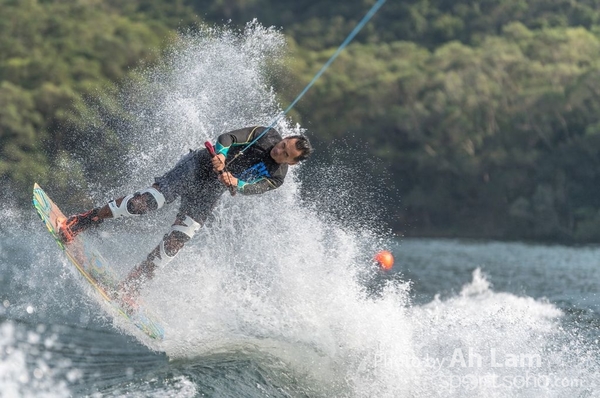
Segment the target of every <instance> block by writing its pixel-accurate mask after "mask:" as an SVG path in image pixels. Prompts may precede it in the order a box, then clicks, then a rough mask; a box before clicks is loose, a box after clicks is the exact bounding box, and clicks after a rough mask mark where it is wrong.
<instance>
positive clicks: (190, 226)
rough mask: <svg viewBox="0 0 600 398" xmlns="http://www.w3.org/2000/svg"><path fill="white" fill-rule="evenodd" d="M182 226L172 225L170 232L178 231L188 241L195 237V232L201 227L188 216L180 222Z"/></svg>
mask: <svg viewBox="0 0 600 398" xmlns="http://www.w3.org/2000/svg"><path fill="white" fill-rule="evenodd" d="M182 223H183V225H177V224H174V225H172V226H171V231H179V232H181V233H183V234H185V235H187V236H188V237H189V238H190V239H191V238H193V237H194V235H196V232H198V230H199V229H200V227H201V226H202V225H200V223H197V222H196V221H194V220H193V219H192V217H190V216H185V220H183V221H182Z"/></svg>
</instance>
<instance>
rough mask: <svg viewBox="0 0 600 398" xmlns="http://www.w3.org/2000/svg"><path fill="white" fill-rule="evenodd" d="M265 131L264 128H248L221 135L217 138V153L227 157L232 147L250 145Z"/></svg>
mask: <svg viewBox="0 0 600 398" xmlns="http://www.w3.org/2000/svg"><path fill="white" fill-rule="evenodd" d="M263 130H264V127H247V128H243V129H239V130H233V131H229V132H227V133H224V134H221V135H220V136H219V137H218V138H217V144H216V145H215V151H216V152H217V153H218V154H222V155H223V156H225V157H227V152H229V148H230V147H231V146H232V145H234V144H238V145H241V144H245V143H248V142H250V141H252V140H253V139H254V138H256V137H257V136H258V134H260V133H261V132H262V131H263Z"/></svg>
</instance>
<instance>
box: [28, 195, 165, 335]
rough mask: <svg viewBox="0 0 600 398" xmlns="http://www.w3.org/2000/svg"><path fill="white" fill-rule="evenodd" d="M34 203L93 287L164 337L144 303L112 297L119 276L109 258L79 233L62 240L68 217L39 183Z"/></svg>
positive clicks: (131, 318)
mask: <svg viewBox="0 0 600 398" xmlns="http://www.w3.org/2000/svg"><path fill="white" fill-rule="evenodd" d="M33 207H35V209H36V211H37V213H38V215H39V216H40V218H41V219H42V222H43V224H44V225H45V226H46V228H47V229H48V231H49V232H50V234H51V235H52V237H53V238H54V240H55V241H56V243H57V245H58V247H60V248H61V249H62V250H63V251H64V252H65V254H66V255H67V258H68V259H69V260H70V262H71V263H72V264H73V265H74V266H75V268H76V269H77V270H78V271H79V272H80V273H81V275H83V277H84V278H83V279H84V280H85V281H86V282H87V283H88V284H90V285H91V286H92V287H93V288H94V291H95V292H96V293H97V294H98V295H99V296H100V297H101V298H102V299H103V300H104V301H106V302H107V303H108V304H109V305H110V307H112V308H113V309H114V310H115V311H116V313H118V314H119V315H120V316H122V317H124V318H125V319H126V320H128V321H129V322H131V323H132V324H133V325H135V326H136V327H137V328H138V329H140V330H141V331H142V332H144V333H145V334H146V335H148V336H149V337H151V338H153V339H157V340H162V339H163V338H164V328H163V327H162V326H161V325H160V323H159V322H158V321H157V320H156V318H155V317H154V316H153V315H152V314H150V313H149V312H148V311H147V310H145V309H144V306H143V304H142V303H139V302H138V303H137V305H136V306H135V308H132V307H131V306H129V305H124V304H123V303H120V302H119V301H118V300H115V299H113V297H112V295H111V294H112V293H114V292H116V291H117V285H118V282H119V280H118V278H117V277H116V275H115V273H114V271H113V270H112V268H111V267H110V266H109V264H108V262H107V261H106V260H105V259H104V257H102V255H101V254H100V253H99V252H98V250H96V248H95V247H94V246H93V245H92V244H91V243H90V242H89V241H88V240H87V239H86V238H85V236H82V235H78V236H76V237H75V239H74V240H73V241H72V242H70V243H68V244H65V243H63V242H62V240H61V239H60V238H59V235H58V220H60V219H61V218H65V215H64V214H63V212H62V211H61V210H60V208H59V207H58V206H57V205H56V204H55V203H54V202H53V201H52V200H51V199H50V198H49V197H48V195H47V194H46V193H45V192H44V190H43V189H42V188H40V186H39V185H38V184H37V183H36V184H34V186H33Z"/></svg>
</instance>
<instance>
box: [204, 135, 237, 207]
mask: <svg viewBox="0 0 600 398" xmlns="http://www.w3.org/2000/svg"><path fill="white" fill-rule="evenodd" d="M204 146H205V147H206V150H207V151H208V153H210V156H211V157H213V158H214V157H215V156H217V153H216V152H215V147H214V146H213V144H211V142H210V141H206V142H205V143H204ZM219 174H223V170H221V171H219ZM228 187H229V193H230V194H231V196H235V187H232V186H231V185H228Z"/></svg>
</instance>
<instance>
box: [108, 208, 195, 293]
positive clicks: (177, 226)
mask: <svg viewBox="0 0 600 398" xmlns="http://www.w3.org/2000/svg"><path fill="white" fill-rule="evenodd" d="M201 226H202V224H200V223H198V222H196V221H194V220H193V219H192V218H191V217H190V216H177V218H176V219H175V222H174V223H173V225H172V226H171V231H169V233H168V234H166V235H165V236H164V237H163V239H162V241H161V242H160V243H159V245H158V246H156V248H155V249H154V250H152V252H150V254H149V255H148V257H147V258H146V260H145V261H143V262H142V263H141V264H139V265H137V266H136V267H135V268H134V269H133V270H132V271H131V272H130V273H129V275H127V277H126V278H125V280H124V281H123V282H122V283H121V284H120V286H119V290H120V291H119V294H121V295H125V296H129V297H131V296H137V295H138V293H139V290H140V288H141V287H142V285H143V284H144V282H146V281H147V280H149V279H152V278H153V277H154V271H155V270H156V268H158V267H163V266H164V265H166V264H168V263H169V262H171V260H173V258H175V255H177V253H178V252H179V251H180V250H181V248H182V247H183V246H184V245H185V243H186V242H187V241H189V240H190V239H191V238H192V237H193V236H194V235H195V234H196V232H197V231H198V230H199V229H200V227H201Z"/></svg>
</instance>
